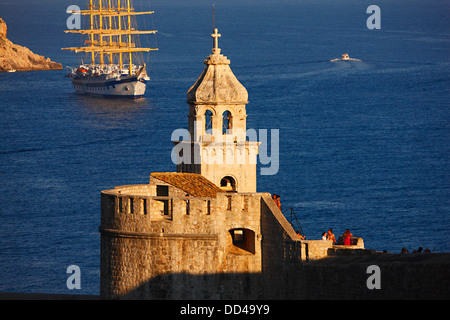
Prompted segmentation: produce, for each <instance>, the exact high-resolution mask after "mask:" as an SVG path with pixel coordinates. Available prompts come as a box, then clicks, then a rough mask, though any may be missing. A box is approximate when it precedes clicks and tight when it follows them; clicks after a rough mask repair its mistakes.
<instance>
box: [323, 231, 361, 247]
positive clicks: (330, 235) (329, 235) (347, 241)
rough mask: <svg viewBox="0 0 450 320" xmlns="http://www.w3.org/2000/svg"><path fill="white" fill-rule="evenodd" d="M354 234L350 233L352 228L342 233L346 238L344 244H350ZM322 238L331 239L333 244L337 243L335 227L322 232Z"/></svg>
mask: <svg viewBox="0 0 450 320" xmlns="http://www.w3.org/2000/svg"><path fill="white" fill-rule="evenodd" d="M352 235H353V234H351V233H350V230H349V229H347V230H345V232H344V234H343V235H342V238H343V239H344V246H350V245H351V244H352V243H351V238H352ZM322 240H331V241H332V242H333V244H335V243H336V237H335V236H334V234H333V228H330V229H328V232H324V233H322Z"/></svg>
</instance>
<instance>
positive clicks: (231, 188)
mask: <svg viewBox="0 0 450 320" xmlns="http://www.w3.org/2000/svg"><path fill="white" fill-rule="evenodd" d="M220 189H222V190H224V191H228V192H235V191H236V180H234V178H233V177H230V176H226V177H223V178H222V180H220Z"/></svg>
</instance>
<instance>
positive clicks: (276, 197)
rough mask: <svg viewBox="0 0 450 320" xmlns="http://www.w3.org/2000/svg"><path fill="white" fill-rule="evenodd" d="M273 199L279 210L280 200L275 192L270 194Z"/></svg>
mask: <svg viewBox="0 0 450 320" xmlns="http://www.w3.org/2000/svg"><path fill="white" fill-rule="evenodd" d="M272 199H273V201H274V202H275V204H276V205H277V207H278V209H280V210H281V202H280V196H279V195H277V194H274V195H273V196H272Z"/></svg>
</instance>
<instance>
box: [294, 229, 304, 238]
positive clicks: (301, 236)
mask: <svg viewBox="0 0 450 320" xmlns="http://www.w3.org/2000/svg"><path fill="white" fill-rule="evenodd" d="M295 232H296V233H297V235H298V237H299V238H300V240H305V239H306V237H305V236H304V235H302V234H301V233H300V231H298V230H297V231H295Z"/></svg>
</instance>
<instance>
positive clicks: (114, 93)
mask: <svg viewBox="0 0 450 320" xmlns="http://www.w3.org/2000/svg"><path fill="white" fill-rule="evenodd" d="M72 84H73V87H74V89H75V91H76V92H77V93H81V94H89V95H98V96H106V97H123V98H142V97H143V96H144V94H145V89H146V87H147V86H146V84H145V81H144V80H141V79H137V78H136V77H130V78H127V79H120V80H116V79H114V80H92V79H83V78H78V79H77V78H72Z"/></svg>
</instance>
